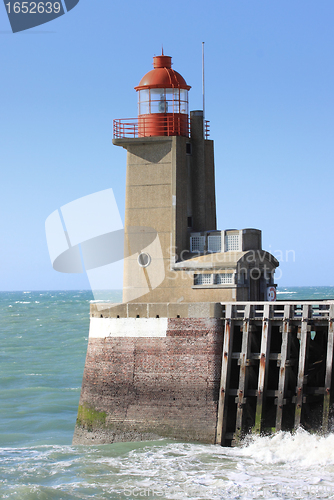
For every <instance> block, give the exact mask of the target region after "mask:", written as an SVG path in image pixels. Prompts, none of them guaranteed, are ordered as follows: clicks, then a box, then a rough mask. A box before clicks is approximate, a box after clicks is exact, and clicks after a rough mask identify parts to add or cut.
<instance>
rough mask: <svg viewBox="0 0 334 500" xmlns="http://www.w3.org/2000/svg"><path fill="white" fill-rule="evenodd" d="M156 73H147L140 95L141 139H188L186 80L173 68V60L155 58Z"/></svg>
mask: <svg viewBox="0 0 334 500" xmlns="http://www.w3.org/2000/svg"><path fill="white" fill-rule="evenodd" d="M153 68H154V69H153V70H151V71H149V72H148V73H146V75H145V76H144V77H143V78H142V79H141V81H140V83H139V85H138V86H137V87H135V90H136V91H137V92H138V136H139V137H151V136H166V135H167V136H173V135H180V136H185V137H188V136H189V126H188V121H189V118H188V116H189V109H188V90H189V89H190V88H191V87H190V86H189V85H187V83H186V81H185V80H184V78H183V77H182V76H181V75H180V73H178V72H177V71H174V70H173V69H172V58H171V57H170V56H165V55H164V54H163V53H162V55H161V56H155V57H153Z"/></svg>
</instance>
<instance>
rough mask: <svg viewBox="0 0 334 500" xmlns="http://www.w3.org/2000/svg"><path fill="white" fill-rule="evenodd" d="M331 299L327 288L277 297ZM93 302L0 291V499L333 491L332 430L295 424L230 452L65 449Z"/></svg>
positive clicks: (119, 446) (162, 447) (158, 447)
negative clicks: (319, 432)
mask: <svg viewBox="0 0 334 500" xmlns="http://www.w3.org/2000/svg"><path fill="white" fill-rule="evenodd" d="M333 298H334V287H303V288H301V287H300V288H299V287H298V288H297V287H296V288H282V289H280V290H279V294H278V299H279V300H302V299H313V300H319V299H333ZM92 299H93V296H92V294H91V292H89V291H75V292H73V291H70V292H69V291H57V292H54V291H52V292H45V291H41V292H35V291H34V292H31V291H25V292H1V293H0V498H10V499H18V500H20V499H24V500H25V499H29V500H30V499H31V500H35V499H38V500H39V499H41V500H44V499H45V500H53V499H59V500H60V499H64V500H65V499H66V500H67V499H91V498H94V499H126V498H129V499H132V500H133V499H135V498H165V499H180V500H181V499H185V498H187V499H192V500H197V499H212V500H216V499H225V498H226V499H237V498H239V499H257V498H266V499H267V498H268V499H283V498H284V499H292V498H299V499H316V498H328V499H329V498H334V434H329V435H328V436H320V435H319V436H318V435H316V434H309V433H307V432H306V431H303V430H299V431H298V432H297V433H295V434H293V435H292V434H289V433H279V434H276V435H275V436H271V437H257V438H253V439H250V440H248V441H247V442H245V443H244V445H243V446H242V447H240V448H233V449H232V448H221V447H218V446H211V445H199V444H195V443H182V442H178V441H167V440H159V441H154V442H144V443H116V444H113V445H103V446H102V445H101V446H89V447H88V446H87V447H84V446H72V445H71V441H72V436H73V431H74V425H75V420H76V414H77V407H78V402H79V396H80V389H81V381H82V374H83V369H84V363H85V356H86V349H87V342H88V328H89V303H90V301H91V300H92ZM119 299H120V295H119V293H117V292H115V301H118V300H119Z"/></svg>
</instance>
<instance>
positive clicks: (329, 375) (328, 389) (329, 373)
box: [322, 304, 334, 433]
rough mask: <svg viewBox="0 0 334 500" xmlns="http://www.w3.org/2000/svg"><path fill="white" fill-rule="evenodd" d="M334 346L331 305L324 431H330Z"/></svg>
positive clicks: (333, 311) (333, 309)
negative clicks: (329, 418)
mask: <svg viewBox="0 0 334 500" xmlns="http://www.w3.org/2000/svg"><path fill="white" fill-rule="evenodd" d="M333 346H334V305H333V304H332V305H331V306H330V310H329V321H328V338H327V354H326V376H325V395H324V404H323V410H322V431H323V432H325V433H326V432H328V417H329V406H330V398H331V383H332V370H333Z"/></svg>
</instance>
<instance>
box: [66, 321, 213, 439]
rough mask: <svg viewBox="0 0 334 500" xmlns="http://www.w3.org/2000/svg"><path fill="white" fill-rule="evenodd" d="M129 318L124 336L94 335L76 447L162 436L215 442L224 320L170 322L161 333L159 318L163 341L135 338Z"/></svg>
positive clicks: (80, 411) (85, 378) (77, 428)
mask: <svg viewBox="0 0 334 500" xmlns="http://www.w3.org/2000/svg"><path fill="white" fill-rule="evenodd" d="M103 320H104V321H106V322H108V321H110V320H108V318H103V319H102V318H101V321H103ZM159 320H160V321H159ZM124 321H127V320H123V321H121V323H120V324H122V327H121V329H122V332H123V335H122V336H118V335H115V330H114V333H113V335H111V336H107V334H106V335H105V336H103V337H100V338H98V336H97V334H96V329H95V326H94V328H93V329H92V330H91V332H92V333H93V331H94V332H95V333H94V336H92V335H90V339H89V344H88V351H87V358H86V364H85V370H84V376H83V384H82V391H81V397H80V403H79V411H78V419H77V424H76V429H75V434H74V439H73V444H92V443H94V444H104V443H113V442H117V441H136V440H148V439H157V438H158V437H165V438H177V439H182V440H183V441H184V440H189V441H197V442H203V443H214V442H215V434H216V422H217V408H218V399H219V384H220V372H221V354H222V340H223V329H222V320H221V319H218V318H206V319H203V318H202V319H201V318H175V319H170V318H169V319H165V320H164V321H166V327H167V328H166V331H165V334H164V336H162V335H161V334H162V321H161V318H156V319H154V318H153V319H151V320H150V322H154V321H156V322H157V330H159V331H160V332H161V333H160V336H158V337H157V336H147V335H144V334H143V335H141V336H140V337H138V336H136V337H135V336H128V335H127V333H126V332H125V331H124ZM132 322H133V320H132ZM132 322H131V321H130V322H129V328H131V329H132V327H133V325H132ZM130 323H131V325H130ZM150 329H151V325H150ZM106 330H107V327H106ZM106 330H105V331H106ZM140 330H142V328H140ZM142 333H143V332H142ZM132 335H135V333H132Z"/></svg>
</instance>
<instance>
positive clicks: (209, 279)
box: [194, 274, 213, 285]
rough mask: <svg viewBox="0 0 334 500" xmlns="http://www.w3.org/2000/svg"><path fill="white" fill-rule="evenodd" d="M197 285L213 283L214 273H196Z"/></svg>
mask: <svg viewBox="0 0 334 500" xmlns="http://www.w3.org/2000/svg"><path fill="white" fill-rule="evenodd" d="M194 278H195V283H194V284H195V285H212V283H213V274H195V277H194Z"/></svg>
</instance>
